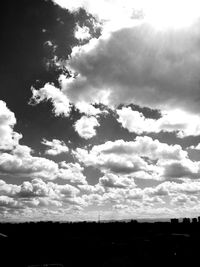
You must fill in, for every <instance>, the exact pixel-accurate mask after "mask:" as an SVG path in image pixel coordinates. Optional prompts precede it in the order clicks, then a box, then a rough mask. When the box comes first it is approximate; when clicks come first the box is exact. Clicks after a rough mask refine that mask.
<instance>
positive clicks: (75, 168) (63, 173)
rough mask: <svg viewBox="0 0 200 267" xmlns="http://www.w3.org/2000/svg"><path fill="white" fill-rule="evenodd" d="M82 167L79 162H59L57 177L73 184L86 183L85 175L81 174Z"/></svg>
mask: <svg viewBox="0 0 200 267" xmlns="http://www.w3.org/2000/svg"><path fill="white" fill-rule="evenodd" d="M83 170H84V168H83V167H81V165H80V164H79V163H77V162H76V163H66V162H65V161H62V162H61V163H60V169H59V172H58V174H57V178H60V179H64V180H66V181H70V182H71V183H73V184H83V185H84V184H85V185H86V184H87V181H86V177H85V175H83Z"/></svg>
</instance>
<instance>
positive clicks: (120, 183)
mask: <svg viewBox="0 0 200 267" xmlns="http://www.w3.org/2000/svg"><path fill="white" fill-rule="evenodd" d="M99 184H100V185H101V186H103V187H106V188H107V187H111V188H112V187H114V188H126V187H129V188H131V187H135V182H134V179H130V178H127V177H120V176H118V175H115V174H112V173H108V174H106V175H105V176H103V177H101V178H100V179H99Z"/></svg>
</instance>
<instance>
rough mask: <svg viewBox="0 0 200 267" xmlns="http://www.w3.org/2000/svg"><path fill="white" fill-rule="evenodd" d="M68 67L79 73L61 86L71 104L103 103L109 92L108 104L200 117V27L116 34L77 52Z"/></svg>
mask: <svg viewBox="0 0 200 267" xmlns="http://www.w3.org/2000/svg"><path fill="white" fill-rule="evenodd" d="M67 68H69V69H71V71H72V72H75V73H78V75H76V77H75V78H72V79H71V80H70V81H69V80H68V81H67V82H66V81H63V82H62V92H63V93H64V94H67V96H68V97H69V99H70V101H71V102H75V101H77V100H78V101H85V102H88V103H95V102H99V101H101V97H100V96H102V92H104V93H105V92H107V103H108V105H114V106H117V105H118V104H121V103H125V104H128V103H134V104H138V105H141V106H148V107H150V108H156V109H161V110H164V111H169V110H170V109H174V107H176V108H177V109H180V110H186V111H190V112H193V113H194V112H196V113H199V112H200V110H199V102H198V101H197V99H199V78H198V77H199V76H198V73H199V68H200V61H199V24H198V23H197V24H195V25H192V26H191V27H189V28H186V29H180V30H177V31H164V32H162V31H156V30H155V29H154V28H152V27H150V26H148V25H147V24H141V25H138V26H135V27H132V28H124V29H121V30H118V31H115V32H112V33H111V34H110V35H109V36H108V37H106V38H105V36H102V37H100V38H99V39H98V40H97V39H96V40H91V41H90V42H89V43H88V44H86V45H84V46H82V47H79V48H77V47H76V48H74V49H73V52H72V54H71V57H70V59H69V61H68V63H67ZM62 79H63V76H62ZM63 80H64V79H63Z"/></svg>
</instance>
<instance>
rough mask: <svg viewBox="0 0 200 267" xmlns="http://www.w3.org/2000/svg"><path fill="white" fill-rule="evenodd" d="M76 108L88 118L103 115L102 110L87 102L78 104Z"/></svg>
mask: <svg viewBox="0 0 200 267" xmlns="http://www.w3.org/2000/svg"><path fill="white" fill-rule="evenodd" d="M75 106H76V108H77V109H78V110H79V112H81V113H84V114H85V115H87V116H96V115H98V114H100V113H101V110H100V109H99V108H95V107H94V106H92V105H91V104H88V103H87V102H78V103H76V105H75Z"/></svg>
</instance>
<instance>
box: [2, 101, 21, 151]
mask: <svg viewBox="0 0 200 267" xmlns="http://www.w3.org/2000/svg"><path fill="white" fill-rule="evenodd" d="M16 122H17V121H16V118H15V114H14V113H13V112H12V111H10V110H9V109H8V107H7V106H6V103H5V102H4V101H2V100H0V149H5V150H6V149H12V148H13V147H14V146H16V145H17V144H18V142H19V139H21V138H22V135H21V134H18V133H17V132H14V130H13V128H14V126H15V124H16Z"/></svg>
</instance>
